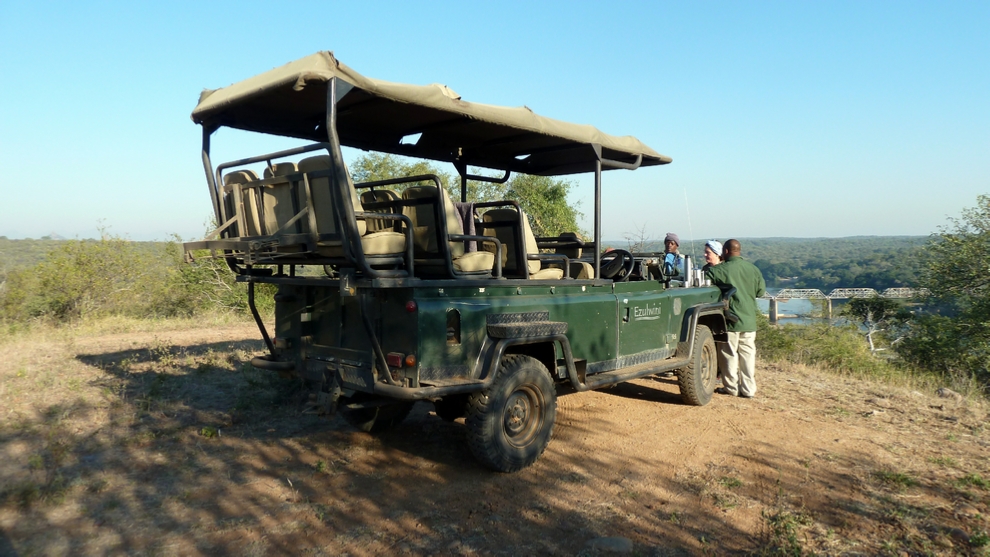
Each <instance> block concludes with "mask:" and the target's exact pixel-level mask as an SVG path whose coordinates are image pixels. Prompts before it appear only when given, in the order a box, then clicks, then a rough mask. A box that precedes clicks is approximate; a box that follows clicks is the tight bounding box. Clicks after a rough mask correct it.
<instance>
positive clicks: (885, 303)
mask: <svg viewBox="0 0 990 557" xmlns="http://www.w3.org/2000/svg"><path fill="white" fill-rule="evenodd" d="M842 313H843V315H846V316H848V317H853V318H855V319H857V320H859V322H860V323H862V324H863V327H864V328H865V329H866V342H867V343H868V344H869V345H870V353H872V354H876V353H877V352H879V351H880V350H883V348H877V347H876V343H875V342H874V340H875V339H874V335H877V334H878V333H881V332H883V331H884V330H886V327H887V326H888V325H889V324H890V323H891V322H893V321H904V320H906V319H908V318H910V317H911V314H910V313H909V312H907V310H905V309H904V307H903V306H901V305H900V304H899V303H897V302H896V301H894V300H891V299H889V298H881V297H880V296H876V295H874V296H872V297H870V298H853V299H852V300H849V303H848V304H846V307H845V308H843V310H842ZM894 342H897V341H896V340H895V341H894Z"/></svg>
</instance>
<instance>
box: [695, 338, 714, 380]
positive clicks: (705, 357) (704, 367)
mask: <svg viewBox="0 0 990 557" xmlns="http://www.w3.org/2000/svg"><path fill="white" fill-rule="evenodd" d="M700 367H701V369H699V370H698V371H699V374H698V376H699V377H700V379H701V384H702V385H704V386H705V389H707V390H712V388H713V387H714V386H715V372H716V370H717V369H718V361H717V356H716V354H715V347H714V346H711V344H709V343H707V342H706V343H705V344H703V345H702V347H701V366H700Z"/></svg>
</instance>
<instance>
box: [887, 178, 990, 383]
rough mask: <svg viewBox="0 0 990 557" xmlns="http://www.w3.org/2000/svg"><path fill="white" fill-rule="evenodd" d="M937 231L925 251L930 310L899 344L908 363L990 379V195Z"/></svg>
mask: <svg viewBox="0 0 990 557" xmlns="http://www.w3.org/2000/svg"><path fill="white" fill-rule="evenodd" d="M949 223H950V224H949V225H948V226H945V227H942V228H941V229H940V230H939V232H938V233H936V234H933V235H932V237H931V238H930V239H929V242H928V244H927V246H926V248H925V250H924V252H923V255H922V265H921V266H922V270H921V286H924V287H925V288H927V289H928V290H929V291H930V292H931V297H930V298H929V299H928V301H927V304H926V310H927V311H926V314H925V315H923V316H921V317H919V318H918V319H916V320H915V322H914V324H913V326H912V328H911V331H910V333H909V336H908V338H907V339H905V342H903V343H901V344H900V345H899V347H898V352H899V353H901V355H902V356H904V357H905V358H906V359H907V360H908V361H911V362H913V363H915V364H917V365H920V366H923V367H927V368H929V369H932V370H935V371H938V372H942V373H946V374H952V375H962V376H963V377H962V378H963V379H965V378H966V377H973V378H976V379H978V380H980V381H982V382H983V383H984V384H987V383H988V382H990V372H988V368H990V195H981V196H979V197H978V198H977V205H976V207H972V208H969V209H966V210H964V211H963V213H962V216H961V217H960V218H958V219H950V220H949Z"/></svg>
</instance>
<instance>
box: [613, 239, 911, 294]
mask: <svg viewBox="0 0 990 557" xmlns="http://www.w3.org/2000/svg"><path fill="white" fill-rule="evenodd" d="M739 241H740V242H741V243H742V246H743V257H745V258H746V259H748V260H749V261H752V262H753V263H754V264H756V266H757V267H759V268H760V270H761V271H763V276H764V278H766V279H767V285H768V286H778V287H788V288H820V289H831V288H837V287H847V288H851V287H864V288H876V289H884V288H892V287H899V286H914V285H915V284H916V283H917V268H918V265H917V257H918V254H919V252H920V250H921V249H922V248H923V246H924V245H925V242H927V241H928V236H852V237H848V238H739ZM603 244H604V245H610V246H615V247H625V246H626V245H627V244H628V242H626V241H624V240H623V241H611V242H603ZM684 244H685V245H684V246H682V249H681V252H682V253H689V252H690V247H689V246H688V242H687V241H686V240H685V242H684ZM653 249H663V246H662V245H661V244H660V243H655V244H654V247H653ZM703 249H704V240H697V241H695V242H694V251H695V253H694V256H695V257H697V258H699V259H700V257H701V256H702V253H703Z"/></svg>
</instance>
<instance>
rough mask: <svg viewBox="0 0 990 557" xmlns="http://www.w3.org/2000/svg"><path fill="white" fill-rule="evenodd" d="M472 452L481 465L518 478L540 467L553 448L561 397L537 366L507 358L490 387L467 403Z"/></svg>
mask: <svg viewBox="0 0 990 557" xmlns="http://www.w3.org/2000/svg"><path fill="white" fill-rule="evenodd" d="M466 410H467V420H466V423H467V429H468V446H469V447H470V448H471V452H472V453H473V454H474V456H475V458H477V459H478V460H479V461H480V462H481V463H482V464H484V465H485V466H487V467H489V468H491V469H493V470H496V471H498V472H515V471H517V470H521V469H523V468H525V467H527V466H529V465H530V464H532V463H533V462H535V461H536V459H537V458H539V457H540V455H542V454H543V451H544V450H546V448H547V445H548V444H549V443H550V436H551V434H552V433H553V425H554V421H555V420H556V418H557V391H556V390H555V389H554V386H553V381H552V380H551V379H550V373H549V372H548V371H547V368H546V367H545V366H544V365H543V364H542V363H540V361H539V360H537V359H535V358H532V357H530V356H524V355H522V354H510V355H508V356H504V357H503V358H502V361H501V365H500V366H499V369H498V372H497V375H496V376H495V379H494V381H493V382H492V385H491V387H489V388H488V389H486V390H484V391H482V392H480V393H473V394H472V395H471V396H470V397H469V398H468V403H467V407H466Z"/></svg>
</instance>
